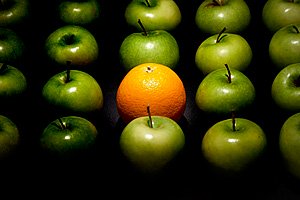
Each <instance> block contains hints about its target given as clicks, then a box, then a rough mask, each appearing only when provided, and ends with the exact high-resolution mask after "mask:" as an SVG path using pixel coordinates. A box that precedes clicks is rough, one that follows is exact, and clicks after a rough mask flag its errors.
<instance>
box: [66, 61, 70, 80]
mask: <svg viewBox="0 0 300 200" xmlns="http://www.w3.org/2000/svg"><path fill="white" fill-rule="evenodd" d="M70 69H71V61H67V78H66V83H67V82H69V81H70V73H71V70H70Z"/></svg>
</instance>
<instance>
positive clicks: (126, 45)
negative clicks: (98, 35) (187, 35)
mask: <svg viewBox="0 0 300 200" xmlns="http://www.w3.org/2000/svg"><path fill="white" fill-rule="evenodd" d="M139 23H140V24H141V21H139ZM141 25H142V24H141ZM142 27H143V26H142ZM119 54H120V62H121V64H122V66H123V67H124V68H125V69H126V71H129V70H130V69H131V68H133V67H134V66H137V65H139V64H142V63H146V62H152V63H160V64H163V65H166V66H168V67H170V68H172V69H174V68H176V66H177V64H178V62H179V45H178V43H177V41H176V39H175V38H174V36H173V35H171V33H169V32H168V31H166V30H152V31H146V30H145V29H144V31H143V32H135V33H131V34H130V35H128V36H126V38H125V39H124V40H123V42H122V44H121V46H120V49H119Z"/></svg>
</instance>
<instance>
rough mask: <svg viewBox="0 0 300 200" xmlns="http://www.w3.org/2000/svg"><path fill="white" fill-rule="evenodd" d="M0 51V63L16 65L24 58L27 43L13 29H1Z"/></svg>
mask: <svg viewBox="0 0 300 200" xmlns="http://www.w3.org/2000/svg"><path fill="white" fill-rule="evenodd" d="M0 49H1V51H0V62H1V63H7V64H11V65H14V64H16V63H17V62H19V61H21V59H22V58H23V56H24V52H25V43H24V41H23V39H22V38H21V37H20V35H19V34H18V33H17V32H16V31H14V30H13V29H10V28H5V27H0Z"/></svg>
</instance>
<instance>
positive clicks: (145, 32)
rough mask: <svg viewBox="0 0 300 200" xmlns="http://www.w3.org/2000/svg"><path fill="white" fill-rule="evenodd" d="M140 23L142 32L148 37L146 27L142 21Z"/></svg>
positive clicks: (139, 20)
mask: <svg viewBox="0 0 300 200" xmlns="http://www.w3.org/2000/svg"><path fill="white" fill-rule="evenodd" d="M138 23H139V25H140V27H141V28H142V30H143V32H144V35H145V36H147V35H148V34H147V31H146V29H145V27H144V25H143V23H142V21H141V19H138Z"/></svg>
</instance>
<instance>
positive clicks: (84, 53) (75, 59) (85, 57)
mask: <svg viewBox="0 0 300 200" xmlns="http://www.w3.org/2000/svg"><path fill="white" fill-rule="evenodd" d="M45 49H46V52H47V55H48V57H49V59H50V60H51V61H53V62H54V63H56V64H58V65H59V66H66V62H67V61H70V62H71V65H72V66H75V67H85V66H88V65H92V64H94V63H95V61H96V60H97V59H98V54H99V47H98V43H97V41H96V39H95V37H94V35H93V34H92V33H91V32H90V31H89V30H87V29H86V28H84V27H82V26H76V25H65V26H62V27H60V28H58V29H56V30H55V31H54V32H52V33H51V34H50V35H49V36H48V37H47V39H46V42H45Z"/></svg>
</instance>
